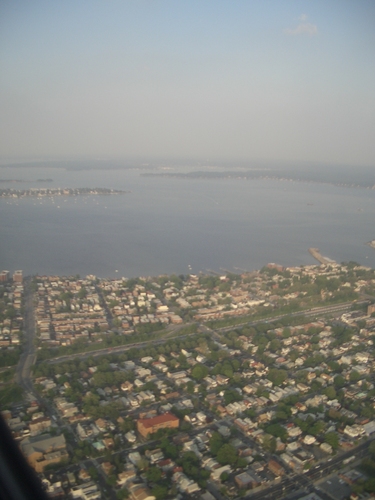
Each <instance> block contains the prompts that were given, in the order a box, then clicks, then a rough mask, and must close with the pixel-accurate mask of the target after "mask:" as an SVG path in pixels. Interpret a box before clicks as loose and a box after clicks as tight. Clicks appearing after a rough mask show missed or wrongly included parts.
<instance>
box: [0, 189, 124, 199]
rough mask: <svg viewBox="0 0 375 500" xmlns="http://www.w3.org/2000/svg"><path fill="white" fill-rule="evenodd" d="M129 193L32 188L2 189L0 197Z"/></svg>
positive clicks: (106, 190) (116, 190) (121, 192)
mask: <svg viewBox="0 0 375 500" xmlns="http://www.w3.org/2000/svg"><path fill="white" fill-rule="evenodd" d="M126 192H127V191H122V190H120V189H108V188H30V189H0V197H3V198H25V197H29V196H35V197H45V196H88V195H111V194H125V193H126Z"/></svg>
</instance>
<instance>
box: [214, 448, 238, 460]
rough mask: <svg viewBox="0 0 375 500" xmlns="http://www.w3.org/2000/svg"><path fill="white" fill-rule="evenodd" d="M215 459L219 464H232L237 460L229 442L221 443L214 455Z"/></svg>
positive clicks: (235, 452) (234, 450) (234, 449)
mask: <svg viewBox="0 0 375 500" xmlns="http://www.w3.org/2000/svg"><path fill="white" fill-rule="evenodd" d="M216 459H217V461H218V462H219V464H221V465H226V464H230V465H233V464H234V463H236V461H237V451H236V448H235V447H234V446H232V445H231V444H223V446H222V447H221V448H220V449H219V451H218V452H217V455H216Z"/></svg>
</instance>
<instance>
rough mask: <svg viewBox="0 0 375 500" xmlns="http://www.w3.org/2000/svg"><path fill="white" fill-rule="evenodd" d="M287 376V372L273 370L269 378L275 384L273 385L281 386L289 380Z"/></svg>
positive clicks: (269, 373)
mask: <svg viewBox="0 0 375 500" xmlns="http://www.w3.org/2000/svg"><path fill="white" fill-rule="evenodd" d="M287 376H288V372H287V371H286V370H283V369H280V370H278V369H277V368H271V370H270V371H269V372H268V375H267V378H268V380H270V381H271V382H272V383H273V385H276V386H279V385H281V384H282V383H283V382H284V381H285V380H286V379H287Z"/></svg>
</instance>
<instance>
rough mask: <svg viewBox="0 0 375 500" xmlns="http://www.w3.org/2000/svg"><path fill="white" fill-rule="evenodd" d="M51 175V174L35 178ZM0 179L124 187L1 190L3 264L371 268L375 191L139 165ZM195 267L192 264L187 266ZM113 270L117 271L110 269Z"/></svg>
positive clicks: (149, 271)
mask: <svg viewBox="0 0 375 500" xmlns="http://www.w3.org/2000/svg"><path fill="white" fill-rule="evenodd" d="M43 178H52V179H53V182H52V183H37V182H35V181H36V179H43ZM0 179H23V180H25V181H29V182H27V183H1V184H0V187H1V188H3V187H13V188H16V189H21V188H30V187H109V188H117V189H124V190H127V191H131V192H130V193H128V194H126V195H123V196H90V197H71V198H63V197H59V198H55V199H54V200H49V199H43V200H42V201H38V200H36V199H33V198H25V199H22V200H10V199H5V198H3V199H0V230H1V240H0V268H1V269H9V270H10V271H13V270H15V269H23V270H24V273H25V274H34V273H40V274H42V273H43V274H61V275H64V274H76V273H79V274H80V275H81V276H84V275H86V274H96V275H97V276H100V277H115V276H127V277H131V276H139V275H158V274H162V273H173V272H175V273H188V272H194V273H197V272H199V271H205V270H207V269H213V270H216V271H220V268H223V269H229V270H232V271H238V270H239V269H242V270H245V269H246V270H253V269H259V268H261V267H262V266H263V265H265V264H266V263H268V262H278V263H280V264H283V265H300V264H311V263H315V261H314V259H313V258H312V257H311V256H310V254H309V253H308V248H309V247H312V246H314V247H318V248H320V250H321V252H322V253H323V254H324V255H326V256H328V257H330V258H332V259H335V260H336V261H338V262H341V261H344V260H345V261H347V260H356V261H358V262H360V263H362V264H365V265H369V266H371V267H375V250H373V249H371V248H370V247H368V246H366V245H365V244H364V243H365V242H366V241H369V240H371V239H375V227H374V221H375V192H374V191H371V190H365V189H354V188H353V189H347V188H338V187H334V186H330V185H322V184H307V183H306V184H305V183H293V182H286V181H285V182H278V181H265V180H254V181H241V180H226V181H223V180H200V181H198V180H180V179H172V178H155V177H153V178H147V177H141V176H140V172H139V171H136V170H132V171H121V170H108V171H105V170H92V171H87V170H86V171H78V172H75V171H66V170H63V169H55V168H53V169H45V168H43V169H41V168H37V169H36V168H32V169H27V168H0ZM189 266H191V268H190V267H189ZM116 270H117V272H116Z"/></svg>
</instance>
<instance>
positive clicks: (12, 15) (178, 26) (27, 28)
mask: <svg viewBox="0 0 375 500" xmlns="http://www.w3.org/2000/svg"><path fill="white" fill-rule="evenodd" d="M374 26H375V2H374V1H373V0H298V1H297V0H283V1H280V0H225V1H223V0H188V1H187V0H101V1H100V0H46V1H43V0H33V1H32V2H30V1H29V0H2V2H0V158H29V159H31V158H37V157H38V158H39V157H40V158H44V157H56V158H58V157H59V158H60V157H63V158H65V157H66V158H68V157H89V158H107V157H112V158H146V157H147V158H157V157H160V158H161V157H162V158H188V159H202V160H205V161H206V160H210V161H214V160H215V159H216V160H224V161H231V160H245V161H249V162H251V161H282V162H289V161H290V162H299V161H307V162H323V163H327V164H330V163H332V164H347V165H353V166H356V165H370V166H372V165H375V91H374V89H375V29H374Z"/></svg>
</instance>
